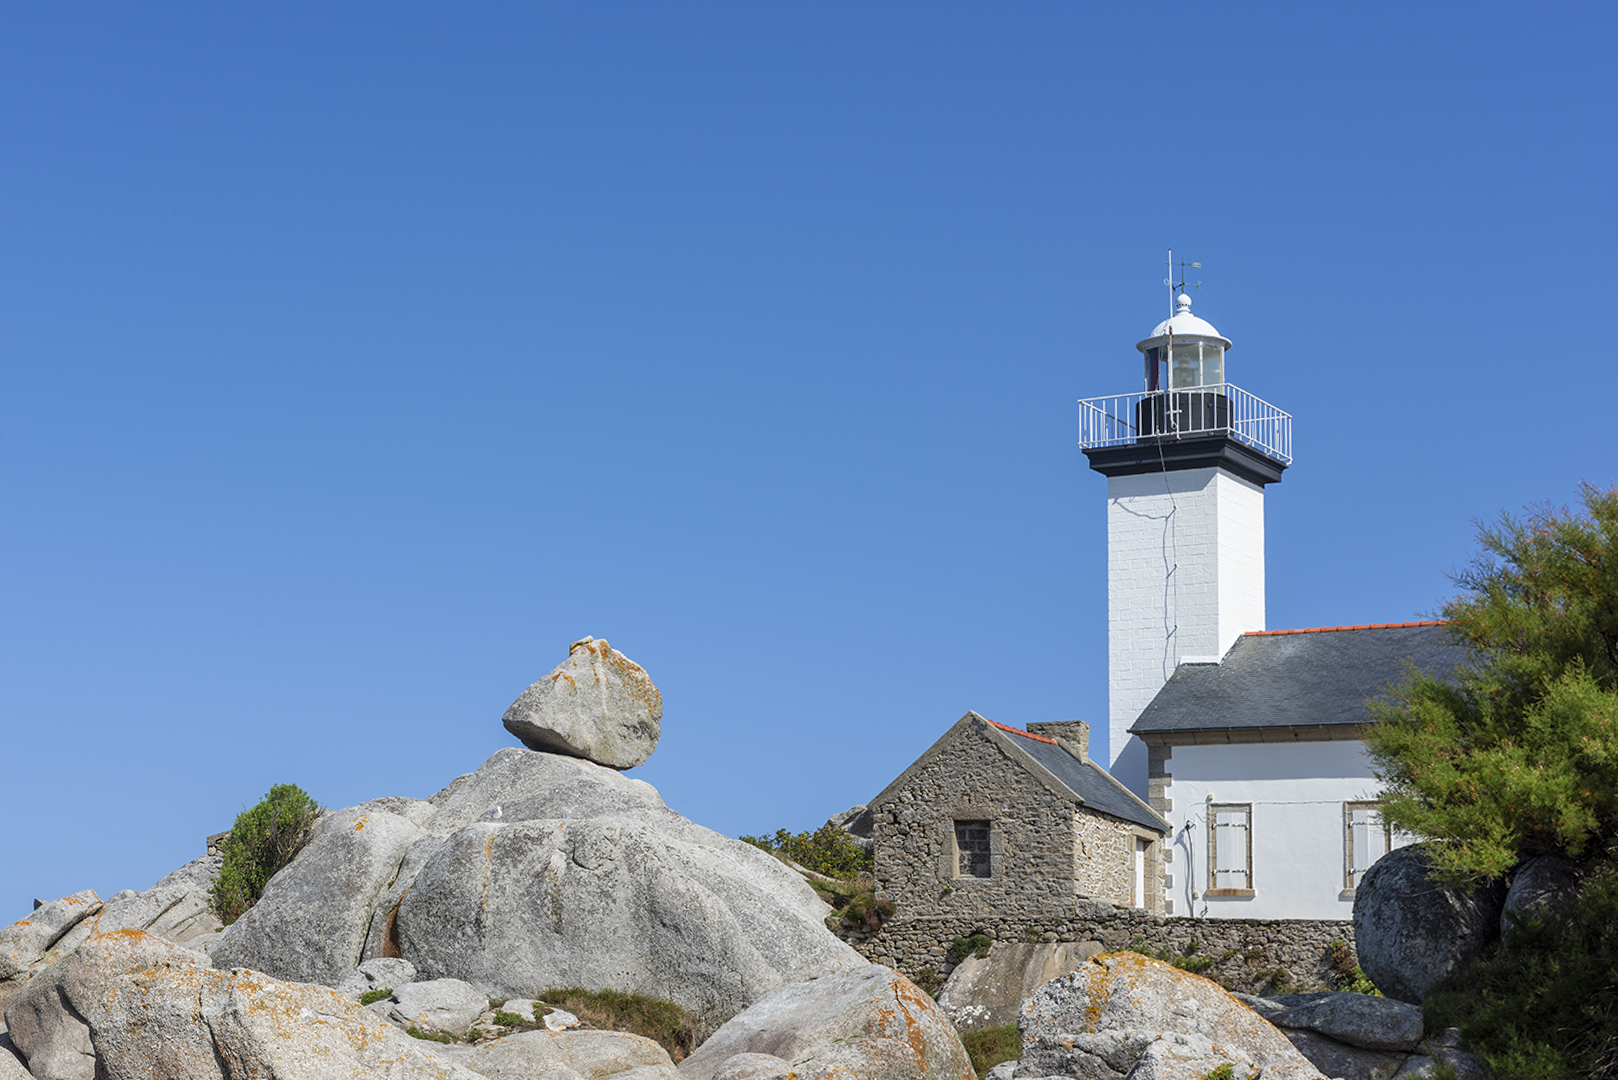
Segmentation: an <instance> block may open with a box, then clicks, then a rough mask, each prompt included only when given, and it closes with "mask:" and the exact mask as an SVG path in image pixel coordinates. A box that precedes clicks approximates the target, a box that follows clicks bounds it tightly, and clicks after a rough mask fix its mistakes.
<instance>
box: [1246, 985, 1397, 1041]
mask: <svg viewBox="0 0 1618 1080" xmlns="http://www.w3.org/2000/svg"><path fill="white" fill-rule="evenodd" d="M1309 997H1310V998H1311V999H1312V1000H1308V1001H1306V1002H1303V1003H1300V1004H1296V1005H1293V1006H1291V1007H1290V1008H1285V1009H1282V1010H1281V1011H1280V1012H1278V1013H1275V1014H1274V1015H1269V1016H1266V1019H1267V1020H1269V1022H1270V1023H1272V1024H1274V1025H1275V1026H1276V1027H1280V1028H1303V1029H1305V1030H1308V1031H1314V1032H1318V1033H1319V1034H1321V1035H1324V1036H1326V1037H1327V1038H1330V1039H1336V1040H1337V1041H1338V1042H1344V1043H1348V1044H1349V1045H1350V1046H1358V1047H1360V1048H1361V1049H1364V1050H1401V1051H1404V1052H1406V1053H1409V1052H1410V1051H1412V1050H1414V1049H1415V1048H1416V1047H1417V1046H1419V1045H1421V1035H1422V1027H1423V1025H1422V1019H1421V1010H1420V1009H1418V1008H1416V1007H1415V1006H1414V1005H1408V1004H1406V1003H1405V1002H1403V1001H1398V1000H1395V999H1394V998H1387V997H1372V996H1371V995H1369V994H1347V993H1336V994H1331V993H1328V994H1311V995H1309Z"/></svg>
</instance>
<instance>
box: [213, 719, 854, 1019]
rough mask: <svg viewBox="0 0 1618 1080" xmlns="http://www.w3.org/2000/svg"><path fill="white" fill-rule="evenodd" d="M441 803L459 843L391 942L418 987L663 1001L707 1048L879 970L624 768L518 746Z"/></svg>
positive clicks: (741, 854)
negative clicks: (575, 989) (731, 1026)
mask: <svg viewBox="0 0 1618 1080" xmlns="http://www.w3.org/2000/svg"><path fill="white" fill-rule="evenodd" d="M432 802H433V804H434V805H435V806H437V812H436V813H435V814H434V815H433V816H432V818H430V819H429V820H428V822H427V827H428V828H429V829H430V830H432V831H433V832H435V833H437V832H444V833H447V835H439V836H434V837H430V838H428V839H425V840H422V841H419V842H418V844H417V847H418V848H420V849H421V851H422V852H423V853H424V855H423V857H422V858H421V859H420V860H419V868H417V869H415V870H414V871H413V872H412V873H410V874H409V875H408V876H407V870H410V868H411V866H412V864H416V863H418V860H417V858H416V848H413V849H412V851H411V854H410V856H409V857H407V858H406V860H405V865H404V866H403V867H401V869H400V873H399V880H398V881H396V882H395V884H394V887H393V890H392V891H393V892H395V893H397V894H398V895H399V897H400V900H399V903H398V906H397V908H396V909H395V910H392V911H385V910H383V909H381V908H379V909H378V912H377V918H378V919H381V920H384V921H391V927H390V928H389V929H386V930H383V931H377V932H375V936H376V937H378V938H383V939H387V940H391V941H392V942H393V943H395V947H396V949H397V951H398V953H399V955H401V956H402V957H404V958H405V959H407V960H409V961H410V962H411V963H412V964H414V965H415V966H416V968H417V970H418V971H419V973H420V976H419V977H420V978H423V979H438V978H455V979H461V980H463V981H465V982H468V983H471V984H472V985H473V986H475V987H477V988H478V989H479V990H480V991H481V992H484V993H486V994H487V995H489V996H491V997H534V996H536V995H537V994H539V993H540V992H541V991H544V990H546V989H549V988H553V987H557V986H565V985H577V986H583V987H586V988H589V989H597V990H600V989H614V990H621V991H628V992H633V993H644V994H650V995H652V996H654V997H662V998H667V999H670V1000H673V1001H674V1002H676V1003H677V1004H679V1005H681V1006H682V1007H684V1008H685V1009H687V1010H688V1011H690V1012H691V1013H692V1014H693V1016H694V1017H695V1019H696V1023H697V1028H698V1033H699V1035H706V1034H708V1033H709V1032H711V1031H713V1030H714V1029H715V1028H717V1027H718V1026H719V1024H721V1023H723V1022H724V1021H725V1020H727V1019H729V1018H730V1017H732V1016H734V1015H735V1014H736V1013H738V1012H740V1011H741V1010H742V1009H744V1008H746V1007H747V1006H748V1005H750V1004H752V1003H753V1002H754V1001H756V1000H758V998H760V997H762V996H763V995H764V994H766V993H768V992H769V991H771V990H773V989H775V988H776V987H779V986H783V985H785V984H788V983H794V982H801V981H803V980H806V979H812V978H815V977H817V976H823V975H832V974H836V973H839V972H843V971H848V970H851V969H853V968H857V967H862V966H864V964H865V961H864V960H862V959H861V958H860V956H859V954H858V953H856V952H854V950H853V949H851V948H849V947H848V946H847V945H845V944H843V943H842V942H841V941H839V940H838V939H837V938H836V937H835V936H833V935H832V934H831V933H830V932H829V931H828V930H826V928H825V926H824V924H823V921H822V920H823V919H824V918H825V915H826V913H827V911H828V910H829V909H828V908H827V906H826V905H825V904H824V903H823V902H822V901H821V900H820V898H819V897H817V896H816V895H815V893H814V890H813V889H811V888H810V887H809V885H808V884H807V883H805V882H804V880H803V878H802V877H800V876H799V875H797V874H794V873H793V872H792V871H791V870H789V869H787V868H786V867H785V866H783V865H782V864H781V863H780V862H779V861H778V860H776V859H774V858H772V857H771V856H769V855H767V854H766V853H764V852H762V851H760V850H758V849H757V848H754V847H751V846H750V845H747V844H743V843H741V842H739V841H736V840H732V839H730V838H728V837H724V836H720V835H719V834H718V833H715V832H712V831H711V830H708V829H704V828H702V827H701V826H699V825H694V824H692V823H691V822H690V821H687V820H686V819H685V818H683V817H681V816H680V815H678V814H676V813H674V812H673V811H672V810H670V809H669V808H668V807H666V806H665V805H663V801H662V800H661V799H660V798H658V795H657V791H656V789H654V788H653V787H652V786H651V785H649V784H646V783H644V782H642V781H639V780H634V779H631V778H629V777H627V776H624V775H622V774H621V773H619V772H616V771H614V770H612V769H608V768H604V767H602V766H599V765H595V764H592V763H590V762H587V761H582V760H580V759H577V758H570V757H562V756H559V755H555V754H542V753H536V752H534V751H531V750H523V749H518V748H515V747H513V748H509V749H506V750H501V751H499V752H498V753H496V754H495V755H494V756H493V757H491V758H490V759H489V760H488V761H486V762H485V763H484V764H483V766H482V767H481V768H480V769H479V770H478V771H477V773H475V774H473V775H471V776H468V777H462V778H461V779H459V780H457V781H456V782H455V783H453V784H451V785H450V786H449V787H448V788H446V789H445V790H444V791H442V792H440V793H439V794H438V795H435V796H434V797H433V799H432ZM216 955H217V954H216ZM346 973H347V972H346V970H345V972H344V974H346Z"/></svg>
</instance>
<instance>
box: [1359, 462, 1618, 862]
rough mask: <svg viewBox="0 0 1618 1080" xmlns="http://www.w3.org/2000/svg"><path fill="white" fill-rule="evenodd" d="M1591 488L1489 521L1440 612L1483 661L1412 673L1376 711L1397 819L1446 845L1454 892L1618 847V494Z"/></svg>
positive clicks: (1443, 855)
mask: <svg viewBox="0 0 1618 1080" xmlns="http://www.w3.org/2000/svg"><path fill="white" fill-rule="evenodd" d="M1581 494H1582V497H1583V501H1584V512H1583V513H1570V512H1569V511H1567V510H1565V509H1563V510H1557V509H1555V508H1549V507H1545V508H1539V509H1536V510H1534V511H1532V512H1531V513H1529V514H1528V516H1527V517H1526V518H1525V519H1522V520H1519V519H1516V518H1513V517H1511V516H1509V515H1505V516H1502V517H1501V519H1500V521H1499V523H1498V524H1497V525H1492V526H1483V527H1480V528H1479V529H1478V546H1479V547H1480V548H1481V553H1480V555H1479V556H1478V557H1477V558H1476V559H1474V560H1473V562H1472V564H1471V566H1470V567H1469V568H1468V569H1467V570H1465V571H1464V572H1462V573H1460V574H1457V575H1455V581H1456V583H1457V584H1458V585H1460V586H1461V588H1462V589H1463V590H1464V592H1463V593H1462V595H1461V596H1459V597H1456V598H1454V599H1452V600H1450V601H1448V602H1447V603H1445V604H1444V606H1443V608H1442V614H1443V616H1444V618H1445V619H1446V620H1447V621H1448V626H1447V627H1446V630H1447V632H1448V636H1449V638H1450V640H1451V641H1452V642H1453V643H1455V644H1457V645H1462V646H1465V647H1466V648H1467V649H1468V650H1469V652H1470V653H1471V657H1472V662H1471V663H1468V664H1463V665H1461V666H1460V667H1459V668H1457V669H1455V671H1454V672H1453V674H1450V673H1445V674H1443V675H1439V674H1424V673H1420V672H1417V671H1415V670H1414V669H1412V670H1411V671H1410V672H1409V673H1408V675H1407V677H1406V679H1405V681H1404V682H1403V683H1401V684H1399V685H1397V686H1395V687H1393V688H1392V690H1391V691H1390V694H1389V696H1388V697H1387V698H1386V699H1384V700H1379V701H1373V702H1370V703H1368V708H1369V709H1370V711H1371V714H1372V715H1373V716H1374V717H1375V718H1376V721H1377V722H1376V723H1375V724H1372V725H1370V726H1369V727H1368V728H1367V729H1366V732H1365V746H1366V749H1367V751H1368V752H1369V753H1370V756H1371V760H1372V761H1373V763H1374V764H1375V766H1376V772H1377V778H1378V779H1379V780H1381V781H1382V783H1383V786H1384V792H1383V796H1382V814H1383V818H1384V820H1386V821H1388V822H1389V823H1390V824H1391V825H1392V826H1393V828H1395V829H1399V830H1402V831H1404V832H1408V833H1412V834H1414V835H1416V836H1418V837H1422V838H1424V839H1428V840H1430V841H1432V843H1430V844H1429V846H1428V850H1427V854H1428V858H1429V859H1430V860H1431V864H1432V867H1433V871H1434V876H1435V877H1437V878H1439V879H1440V880H1441V881H1442V882H1443V883H1445V884H1470V883H1473V882H1476V881H1478V880H1480V879H1486V878H1487V879H1498V878H1500V877H1501V876H1503V875H1505V874H1507V873H1509V872H1510V871H1511V869H1512V867H1514V866H1515V865H1516V864H1517V863H1518V861H1519V860H1520V859H1522V858H1523V856H1525V855H1537V854H1542V853H1544V852H1551V851H1559V852H1563V853H1565V854H1566V855H1567V856H1568V857H1569V858H1571V859H1573V860H1574V861H1575V862H1583V861H1587V860H1599V859H1600V858H1601V857H1602V853H1603V852H1604V851H1605V850H1606V846H1607V845H1608V844H1609V843H1610V842H1612V841H1613V840H1615V839H1618V719H1615V718H1618V572H1615V569H1618V489H1606V490H1602V489H1599V488H1595V487H1592V486H1590V485H1588V484H1585V485H1582V487H1581Z"/></svg>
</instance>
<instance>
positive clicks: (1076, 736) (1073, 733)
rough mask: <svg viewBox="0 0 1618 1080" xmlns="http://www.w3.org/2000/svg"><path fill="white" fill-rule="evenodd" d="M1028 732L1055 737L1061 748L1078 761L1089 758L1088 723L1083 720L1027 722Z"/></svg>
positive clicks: (1048, 737) (1050, 737)
mask: <svg viewBox="0 0 1618 1080" xmlns="http://www.w3.org/2000/svg"><path fill="white" fill-rule="evenodd" d="M1028 734H1030V735H1043V736H1045V737H1046V738H1047V739H1055V740H1056V741H1057V743H1058V744H1059V745H1060V746H1061V747H1062V749H1064V750H1066V751H1067V752H1068V753H1070V754H1072V755H1073V756H1074V757H1076V758H1078V759H1079V760H1080V761H1086V762H1087V761H1089V760H1090V725H1089V724H1086V723H1085V722H1084V721H1083V720H1052V721H1050V722H1049V723H1044V724H1029V725H1028Z"/></svg>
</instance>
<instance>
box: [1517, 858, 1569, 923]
mask: <svg viewBox="0 0 1618 1080" xmlns="http://www.w3.org/2000/svg"><path fill="white" fill-rule="evenodd" d="M1579 883H1580V882H1579V868H1578V867H1577V866H1575V865H1574V864H1573V863H1571V862H1569V861H1568V860H1567V859H1564V858H1563V857H1562V856H1560V855H1540V856H1538V857H1537V858H1533V859H1529V860H1528V861H1527V862H1525V863H1523V864H1522V865H1521V866H1519V867H1518V868H1517V872H1516V873H1514V874H1512V875H1511V888H1510V889H1509V890H1508V891H1507V893H1506V902H1505V905H1504V907H1502V908H1501V911H1500V933H1501V934H1506V933H1509V932H1510V931H1511V930H1512V929H1513V928H1514V927H1515V925H1516V921H1517V920H1518V919H1521V918H1524V917H1526V916H1528V915H1533V914H1536V913H1541V912H1543V913H1545V914H1550V915H1554V914H1556V913H1557V912H1559V911H1562V910H1564V909H1566V908H1567V907H1568V906H1570V905H1571V904H1572V903H1573V902H1574V901H1575V900H1577V899H1578V898H1579Z"/></svg>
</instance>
